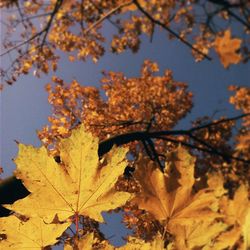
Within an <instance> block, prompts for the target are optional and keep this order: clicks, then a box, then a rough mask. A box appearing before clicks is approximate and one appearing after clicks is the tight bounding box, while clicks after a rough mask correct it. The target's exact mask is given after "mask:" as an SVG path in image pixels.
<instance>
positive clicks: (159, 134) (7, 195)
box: [0, 114, 250, 217]
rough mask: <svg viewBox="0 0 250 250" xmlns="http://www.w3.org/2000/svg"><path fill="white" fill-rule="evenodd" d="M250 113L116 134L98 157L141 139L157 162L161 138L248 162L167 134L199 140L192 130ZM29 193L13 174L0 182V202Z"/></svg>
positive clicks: (0, 213) (2, 213)
mask: <svg viewBox="0 0 250 250" xmlns="http://www.w3.org/2000/svg"><path fill="white" fill-rule="evenodd" d="M249 115H250V114H244V115H239V116H236V117H231V118H228V119H222V120H220V121H216V122H211V123H209V124H206V125H203V126H197V127H195V128H191V129H188V130H170V131H156V132H149V131H135V132H130V133H126V134H121V135H116V136H114V137H111V138H109V139H107V140H104V141H102V142H100V143H99V148H98V155H99V157H102V156H103V155H104V154H106V153H108V152H109V151H110V150H111V148H112V147H113V146H114V145H116V146H121V145H124V144H127V143H129V142H133V141H142V142H144V143H145V142H150V143H151V145H150V144H149V145H146V150H149V148H147V146H150V151H151V152H150V154H151V153H152V154H151V156H152V155H153V157H152V158H154V159H155V160H156V161H157V162H158V161H159V158H158V155H157V152H156V151H154V150H153V148H152V146H153V147H154V145H153V144H152V143H153V142H152V139H161V140H164V141H169V142H173V143H179V144H181V145H184V146H186V147H189V148H191V149H196V150H199V151H201V152H206V153H209V154H213V155H217V156H220V157H222V158H223V159H224V160H225V159H226V160H235V161H241V162H244V163H248V164H249V163H250V160H245V159H242V158H239V157H234V156H232V155H228V154H224V153H222V152H220V151H218V149H216V148H214V147H212V146H211V145H209V146H207V144H206V145H205V144H204V143H205V142H203V145H205V146H207V148H204V147H199V146H196V145H194V144H191V143H188V142H183V141H179V140H178V139H174V138H172V137H171V138H170V137H169V136H176V135H185V136H188V137H190V139H194V140H196V141H198V140H199V142H201V140H200V139H198V138H196V137H195V138H194V136H193V134H192V133H193V132H195V131H197V130H201V129H206V128H209V127H212V126H216V125H219V124H221V123H225V122H229V121H235V120H239V119H241V118H243V117H246V116H249ZM158 164H159V165H160V166H161V163H160V161H159V162H158ZM28 194H29V192H28V191H27V190H26V188H25V187H24V186H23V184H22V182H21V181H20V180H18V179H16V177H15V176H11V177H9V178H7V179H5V180H3V181H2V182H0V204H5V203H12V202H14V201H16V200H17V199H21V198H23V197H25V196H27V195H28ZM8 214H9V211H8V210H6V209H4V208H2V207H1V206H0V217H1V216H6V215H8Z"/></svg>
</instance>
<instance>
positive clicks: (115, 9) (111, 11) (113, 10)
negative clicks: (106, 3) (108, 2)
mask: <svg viewBox="0 0 250 250" xmlns="http://www.w3.org/2000/svg"><path fill="white" fill-rule="evenodd" d="M132 3H133V1H129V2H126V3H123V4H120V5H118V6H116V7H115V8H114V9H112V10H110V11H108V12H107V13H105V14H104V15H103V16H102V17H101V18H100V19H99V20H97V21H96V22H95V23H93V24H92V25H90V26H89V27H88V28H87V29H86V30H85V31H84V34H88V33H89V32H90V31H91V30H92V29H94V28H95V27H96V26H98V25H99V24H100V23H102V22H103V21H104V20H105V19H107V18H108V17H110V16H111V15H113V14H114V13H115V12H116V11H117V10H119V9H122V8H123V7H126V6H128V5H130V4H132Z"/></svg>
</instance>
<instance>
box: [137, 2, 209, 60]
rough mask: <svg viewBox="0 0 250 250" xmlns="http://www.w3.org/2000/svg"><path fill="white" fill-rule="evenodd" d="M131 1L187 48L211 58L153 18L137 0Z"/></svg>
mask: <svg viewBox="0 0 250 250" xmlns="http://www.w3.org/2000/svg"><path fill="white" fill-rule="evenodd" d="M133 3H134V4H135V5H136V6H137V8H138V9H139V10H140V11H141V12H142V13H143V14H144V15H145V16H146V17H147V18H148V19H149V20H150V21H151V22H153V23H155V24H157V25H159V26H161V27H162V28H163V29H165V30H166V31H168V32H169V33H170V34H172V35H173V36H175V37H176V38H178V39H179V40H180V41H181V42H182V43H184V44H185V45H187V46H188V47H189V48H191V49H192V50H194V51H196V52H197V53H199V54H200V55H202V56H204V57H205V58H206V59H207V60H210V61H211V60H212V58H211V57H210V56H208V55H206V54H204V53H203V52H202V51H200V50H199V49H197V48H195V47H194V46H193V45H192V44H191V43H189V42H188V41H187V40H185V39H184V38H182V37H181V36H179V34H178V33H176V32H175V31H173V30H172V29H170V28H169V27H167V26H166V25H165V24H164V23H162V22H161V21H159V20H157V19H155V18H154V17H152V16H151V15H150V14H149V13H148V12H147V11H146V10H145V9H144V8H143V7H142V6H141V5H140V4H139V2H138V1H137V0H133Z"/></svg>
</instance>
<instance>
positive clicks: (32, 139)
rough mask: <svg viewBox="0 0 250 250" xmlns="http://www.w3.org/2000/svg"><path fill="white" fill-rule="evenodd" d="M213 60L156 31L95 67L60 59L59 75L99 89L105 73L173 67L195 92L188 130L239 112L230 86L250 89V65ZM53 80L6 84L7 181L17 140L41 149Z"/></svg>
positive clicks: (0, 151)
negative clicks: (202, 120) (201, 120)
mask: <svg viewBox="0 0 250 250" xmlns="http://www.w3.org/2000/svg"><path fill="white" fill-rule="evenodd" d="M104 31H105V34H106V35H107V37H110V34H112V32H113V28H112V27H110V26H109V25H108V24H107V25H105V27H104ZM212 57H213V60H212V61H207V60H205V61H203V62H201V63H196V62H195V61H194V59H193V57H192V56H191V51H190V49H189V48H187V47H186V46H185V45H183V44H182V43H180V42H178V41H176V40H174V41H169V40H168V39H167V35H166V33H165V32H163V31H162V32H159V31H158V30H157V31H156V32H155V34H154V39H153V43H150V42H149V39H148V38H147V37H143V42H142V44H141V49H140V51H139V52H138V53H137V54H132V53H131V52H126V53H123V54H121V55H118V56H117V55H114V54H110V53H106V54H105V56H104V57H102V58H101V59H100V61H99V62H98V63H97V64H94V63H92V62H91V61H90V60H89V61H87V62H74V63H71V62H68V60H67V57H66V56H65V55H62V58H61V60H60V64H59V67H58V72H56V74H55V75H57V76H59V77H61V78H63V79H65V81H66V82H70V81H71V80H73V79H77V80H78V81H79V82H80V83H81V84H83V85H94V86H98V84H99V80H100V79H101V77H102V75H101V71H102V70H106V71H109V70H112V71H119V72H124V74H125V75H126V76H133V77H136V76H139V75H140V68H141V65H142V63H143V61H144V60H145V59H151V60H153V61H156V62H157V63H158V64H159V66H160V69H161V72H160V74H161V73H162V72H163V71H164V70H165V69H171V70H172V71H173V75H174V79H175V80H178V81H183V82H186V83H188V85H189V89H190V90H191V91H192V92H193V93H194V107H193V109H192V112H191V113H190V114H189V116H187V118H185V119H184V120H183V121H181V122H180V124H179V125H178V127H179V128H180V127H182V128H188V127H190V126H191V124H190V121H191V120H194V119H195V118H197V117H200V116H204V115H209V116H210V115H212V114H213V113H214V112H215V111H218V113H217V117H219V116H234V115H236V114H238V113H237V112H236V111H235V110H234V108H233V106H232V105H230V104H229V103H228V99H229V96H230V94H231V93H230V92H229V91H228V90H227V87H228V86H229V85H231V84H237V85H248V86H250V82H249V81H250V79H249V78H250V77H249V72H250V66H249V64H248V65H247V64H246V65H244V64H240V65H235V66H234V65H233V66H231V67H230V68H229V69H228V70H225V69H224V68H223V66H222V65H221V64H220V62H219V60H218V58H217V56H216V55H215V54H212ZM5 63H7V61H6V60H5V59H4V58H1V64H5ZM51 76H52V74H49V75H48V76H46V75H43V76H42V77H41V78H40V79H38V78H36V77H34V76H33V75H32V74H30V75H25V76H22V77H21V78H19V79H18V81H17V83H16V84H14V85H13V86H10V87H8V86H6V88H5V89H4V91H3V92H2V93H1V99H0V108H1V117H0V119H1V120H0V132H1V134H0V136H1V138H0V139H1V145H0V159H1V161H0V165H1V166H2V167H3V168H4V174H3V177H6V176H9V175H11V174H12V171H13V170H14V169H15V165H14V163H13V161H12V159H13V158H15V156H16V153H17V145H16V143H15V142H14V140H17V141H20V142H22V143H24V144H32V145H35V146H39V145H40V142H39V140H38V138H37V136H36V130H38V129H41V128H42V127H43V126H44V125H46V124H48V122H47V117H48V115H50V112H51V107H50V106H49V105H48V102H47V93H46V91H45V90H44V86H45V84H47V83H48V82H50V79H51ZM152 98H153V97H152ZM118 217H119V216H118ZM116 220H117V218H116ZM118 220H119V218H118ZM118 224H119V223H118ZM118 224H117V223H116V225H118Z"/></svg>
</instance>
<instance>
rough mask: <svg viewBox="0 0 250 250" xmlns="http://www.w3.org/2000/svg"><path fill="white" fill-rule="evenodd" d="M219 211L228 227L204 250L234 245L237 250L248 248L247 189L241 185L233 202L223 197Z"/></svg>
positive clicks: (249, 218)
mask: <svg viewBox="0 0 250 250" xmlns="http://www.w3.org/2000/svg"><path fill="white" fill-rule="evenodd" d="M220 210H221V212H222V213H224V214H225V217H224V220H225V222H226V223H227V224H228V225H229V226H230V227H229V229H228V230H227V231H226V232H224V233H222V234H221V235H220V236H219V237H218V238H217V239H216V240H215V241H214V242H213V244H211V245H210V247H207V248H205V249H204V250H208V249H209V250H222V249H226V248H228V247H233V246H234V245H235V244H236V243H237V245H238V248H237V249H242V250H245V249H248V247H250V222H249V221H250V201H249V199H248V188H247V187H246V186H245V185H243V184H242V185H241V186H240V187H239V188H238V190H236V192H235V195H234V198H233V200H231V199H228V198H227V197H223V198H222V199H221V201H220Z"/></svg>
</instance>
